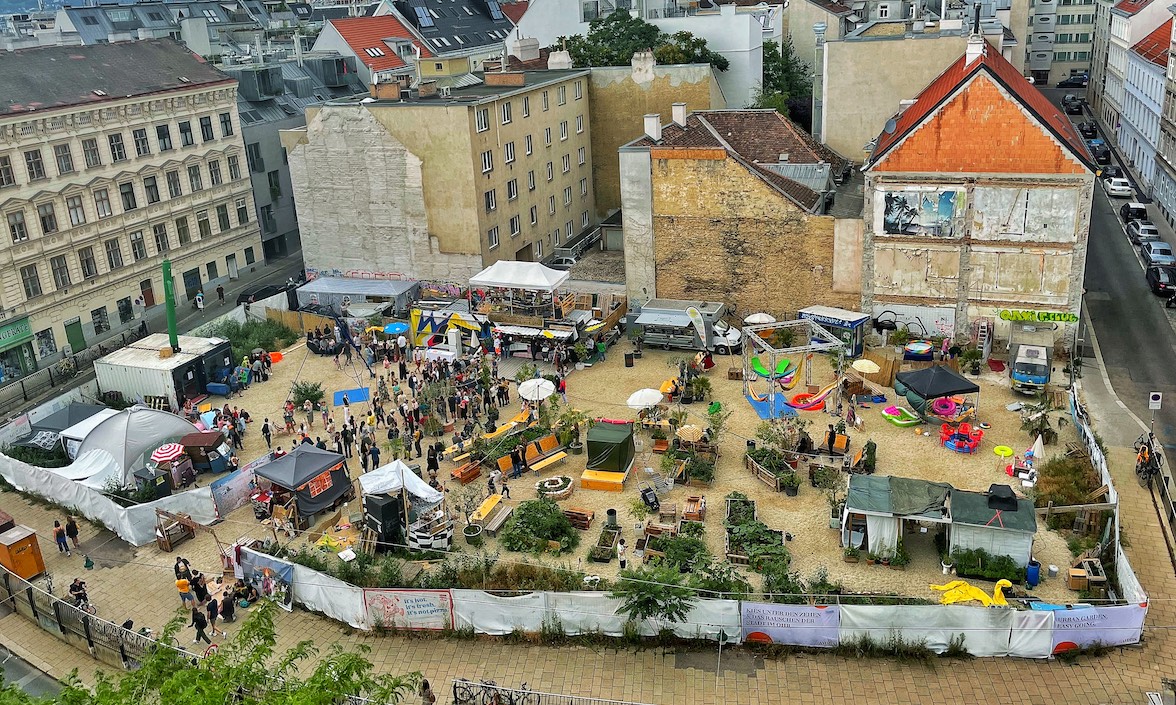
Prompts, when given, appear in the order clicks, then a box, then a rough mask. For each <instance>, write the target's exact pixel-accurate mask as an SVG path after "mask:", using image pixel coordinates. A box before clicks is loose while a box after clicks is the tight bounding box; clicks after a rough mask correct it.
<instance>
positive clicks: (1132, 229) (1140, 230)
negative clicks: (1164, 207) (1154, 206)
mask: <svg viewBox="0 0 1176 705" xmlns="http://www.w3.org/2000/svg"><path fill="white" fill-rule="evenodd" d="M1127 237H1129V238H1131V242H1132V243H1133V244H1136V245H1142V244H1143V243H1145V242H1155V241H1156V240H1159V239H1160V231H1159V230H1158V229H1157V228H1156V226H1155V224H1154V223H1152V222H1151V221H1150V220H1133V221H1131V222H1130V223H1128V224H1127Z"/></svg>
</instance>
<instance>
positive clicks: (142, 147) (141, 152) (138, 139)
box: [131, 128, 151, 157]
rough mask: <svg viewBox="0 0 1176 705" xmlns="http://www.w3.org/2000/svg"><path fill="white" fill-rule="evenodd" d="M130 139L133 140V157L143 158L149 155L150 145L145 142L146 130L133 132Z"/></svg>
mask: <svg viewBox="0 0 1176 705" xmlns="http://www.w3.org/2000/svg"><path fill="white" fill-rule="evenodd" d="M131 137H132V138H133V139H134V140H135V156H139V157H145V156H147V155H149V154H151V143H150V142H148V141H147V130H145V129H142V128H140V129H138V130H133V131H132V132H131Z"/></svg>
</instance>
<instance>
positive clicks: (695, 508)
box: [682, 495, 706, 521]
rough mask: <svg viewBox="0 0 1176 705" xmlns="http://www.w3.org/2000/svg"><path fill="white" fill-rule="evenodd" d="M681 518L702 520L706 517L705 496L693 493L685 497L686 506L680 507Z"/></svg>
mask: <svg viewBox="0 0 1176 705" xmlns="http://www.w3.org/2000/svg"><path fill="white" fill-rule="evenodd" d="M682 518H683V519H686V520H687V521H703V520H704V519H706V497H705V496H699V495H693V496H691V497H687V498H686V506H685V507H683V509H682Z"/></svg>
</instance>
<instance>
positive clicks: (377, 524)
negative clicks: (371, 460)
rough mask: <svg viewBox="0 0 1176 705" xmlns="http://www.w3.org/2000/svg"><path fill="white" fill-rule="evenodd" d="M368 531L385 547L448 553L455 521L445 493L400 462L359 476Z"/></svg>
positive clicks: (397, 461) (394, 462)
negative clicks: (402, 547) (397, 546)
mask: <svg viewBox="0 0 1176 705" xmlns="http://www.w3.org/2000/svg"><path fill="white" fill-rule="evenodd" d="M359 488H360V492H361V493H362V494H363V506H364V516H365V518H366V522H367V528H368V529H370V530H372V531H373V532H374V533H375V534H376V539H377V541H378V542H379V543H381V544H388V545H405V544H407V545H408V546H409V547H410V548H415V549H429V550H445V549H448V548H449V544H450V542H451V541H452V539H453V519H452V517H450V516H449V513H448V512H447V511H446V510H445V506H444V500H445V495H444V493H442V492H440V491H438V490H436V489H433V488H432V487H430V486H429V483H427V482H425V481H424V480H423V479H421V478H420V477H419V476H418V475H417V474H416V473H415V472H413V470H412V468H410V467H408V466H407V465H405V464H404V463H403V462H401V461H400V460H393V461H392V462H391V463H388V464H387V465H384V466H382V467H379V468H376V469H375V470H372V471H371V472H369V473H365V474H363V475H360V476H359ZM405 539H407V541H406V540H405Z"/></svg>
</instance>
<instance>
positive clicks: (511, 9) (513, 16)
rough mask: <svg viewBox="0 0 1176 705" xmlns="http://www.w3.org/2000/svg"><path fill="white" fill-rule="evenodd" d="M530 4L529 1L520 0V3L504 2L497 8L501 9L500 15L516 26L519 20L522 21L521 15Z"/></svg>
mask: <svg viewBox="0 0 1176 705" xmlns="http://www.w3.org/2000/svg"><path fill="white" fill-rule="evenodd" d="M530 4H531V3H530V0H521V2H504V3H502V4H501V5H499V7H501V8H502V14H504V15H506V16H507V17H509V18H510V21H511V22H514V23H515V24H516V25H517V24H518V23H519V20H521V19H523V15H524V14H526V12H527V6H528V5H530Z"/></svg>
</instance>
